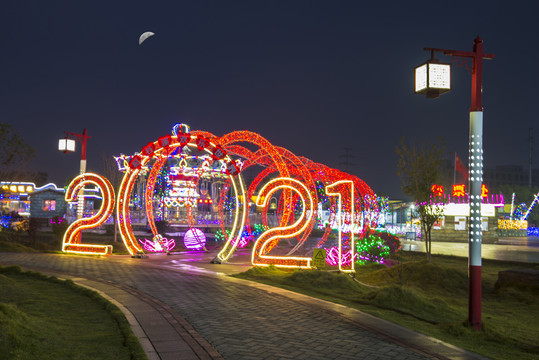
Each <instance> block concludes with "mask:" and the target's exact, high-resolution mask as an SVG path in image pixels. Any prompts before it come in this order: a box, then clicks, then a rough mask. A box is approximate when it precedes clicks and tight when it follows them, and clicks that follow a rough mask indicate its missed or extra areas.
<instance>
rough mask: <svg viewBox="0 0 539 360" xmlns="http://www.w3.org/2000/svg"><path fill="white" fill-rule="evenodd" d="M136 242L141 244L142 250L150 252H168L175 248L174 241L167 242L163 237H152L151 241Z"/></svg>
mask: <svg viewBox="0 0 539 360" xmlns="http://www.w3.org/2000/svg"><path fill="white" fill-rule="evenodd" d="M138 242H139V243H141V245H142V247H143V248H144V250H146V251H151V252H165V251H170V250H172V249H174V247H175V246H176V242H175V241H174V239H170V240H169V239H167V238H164V237H159V238H157V237H154V239H153V240H148V239H144V241H142V240H140V239H138Z"/></svg>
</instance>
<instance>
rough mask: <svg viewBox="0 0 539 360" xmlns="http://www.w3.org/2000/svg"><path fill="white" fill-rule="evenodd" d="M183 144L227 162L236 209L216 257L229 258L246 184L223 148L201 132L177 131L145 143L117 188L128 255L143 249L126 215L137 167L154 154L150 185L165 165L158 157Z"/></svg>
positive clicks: (239, 227) (237, 234) (243, 206)
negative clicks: (226, 237)
mask: <svg viewBox="0 0 539 360" xmlns="http://www.w3.org/2000/svg"><path fill="white" fill-rule="evenodd" d="M213 140H215V138H213ZM184 146H189V147H192V148H197V149H198V150H199V151H203V152H205V153H207V154H210V155H211V156H212V157H213V158H214V159H215V160H221V161H223V162H224V163H225V164H226V165H227V169H226V172H227V174H228V176H229V180H230V181H231V183H232V188H233V190H234V193H235V194H236V209H235V214H234V216H235V217H234V223H233V226H232V230H231V232H230V235H229V237H228V239H227V241H226V243H225V245H224V246H223V249H222V250H221V252H220V253H219V255H218V257H219V259H221V260H223V261H224V260H226V259H228V258H229V257H230V256H231V255H232V253H233V252H234V250H235V248H236V246H237V244H238V243H239V238H240V236H241V230H242V228H243V226H244V224H245V217H246V214H247V211H246V204H245V201H243V202H241V203H240V201H239V199H245V186H244V184H243V179H242V177H241V176H238V174H239V169H238V168H237V165H236V163H235V160H233V159H232V158H230V156H229V155H228V154H227V153H226V151H224V150H223V149H222V148H221V147H220V146H219V145H218V144H216V143H215V142H214V141H212V140H210V139H209V138H207V137H204V136H203V135H200V134H198V135H197V134H191V133H183V132H180V133H177V134H173V136H170V135H166V136H163V137H161V138H159V139H158V140H157V141H154V142H151V143H148V145H146V146H145V147H144V148H143V149H142V151H141V153H140V154H138V155H135V156H134V157H133V158H132V159H131V161H130V162H129V166H128V167H126V171H125V174H124V177H123V179H122V182H121V184H120V188H119V190H118V207H117V216H118V227H119V229H120V235H121V237H122V239H123V242H124V245H125V247H126V248H127V250H128V251H129V253H130V254H131V255H134V254H137V253H140V252H143V249H142V247H141V246H140V244H139V243H138V241H137V239H136V238H135V235H134V234H133V229H132V227H131V221H130V216H129V199H130V197H131V193H132V191H133V186H134V183H135V180H136V179H137V176H138V175H139V172H140V169H141V168H142V167H143V166H145V165H147V164H148V162H149V161H150V159H151V158H153V157H156V158H157V159H158V160H156V163H154V167H156V170H155V171H150V174H149V177H148V179H147V183H148V184H150V187H151V186H153V185H152V184H155V177H156V176H157V173H158V172H159V171H158V170H159V169H160V167H161V166H163V164H164V161H163V160H160V158H163V157H167V156H168V154H170V153H171V152H172V151H173V150H174V149H176V148H183V147H184ZM156 164H157V166H156ZM152 170H153V169H152ZM146 194H148V192H146ZM149 199H150V200H151V199H152V197H151V196H150V197H149ZM147 200H148V198H147ZM146 206H147V207H148V206H151V205H148V201H147V203H146ZM146 211H147V212H148V208H146ZM148 220H149V221H150V220H151V224H150V227H151V229H152V232H153V233H154V235H157V229H156V228H155V224H154V223H153V215H152V216H149V219H148Z"/></svg>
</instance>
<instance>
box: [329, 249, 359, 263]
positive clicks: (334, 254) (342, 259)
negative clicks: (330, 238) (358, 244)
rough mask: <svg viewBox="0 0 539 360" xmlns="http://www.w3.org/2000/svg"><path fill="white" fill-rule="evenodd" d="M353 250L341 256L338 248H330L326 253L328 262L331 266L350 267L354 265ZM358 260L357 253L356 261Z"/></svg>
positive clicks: (346, 251) (355, 255)
mask: <svg viewBox="0 0 539 360" xmlns="http://www.w3.org/2000/svg"><path fill="white" fill-rule="evenodd" d="M352 253H353V251H352V249H349V250H345V251H342V255H340V256H339V248H338V247H337V246H333V247H330V248H329V249H327V252H326V262H327V263H328V264H329V265H331V266H337V265H341V266H350V265H351V264H352ZM355 259H357V253H354V260H355Z"/></svg>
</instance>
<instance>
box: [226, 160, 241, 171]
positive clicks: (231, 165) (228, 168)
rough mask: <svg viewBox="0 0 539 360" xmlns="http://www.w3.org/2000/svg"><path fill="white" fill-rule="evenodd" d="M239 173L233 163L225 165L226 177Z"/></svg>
mask: <svg viewBox="0 0 539 360" xmlns="http://www.w3.org/2000/svg"><path fill="white" fill-rule="evenodd" d="M239 172H240V170H239V169H238V166H237V165H236V162H235V161H233V160H231V161H229V162H228V163H227V164H226V173H227V174H228V175H238V174H239Z"/></svg>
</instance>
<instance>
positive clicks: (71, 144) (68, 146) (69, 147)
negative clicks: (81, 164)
mask: <svg viewBox="0 0 539 360" xmlns="http://www.w3.org/2000/svg"><path fill="white" fill-rule="evenodd" d="M58 150H60V151H63V152H65V153H67V152H70V151H75V140H73V139H68V138H65V139H60V140H58Z"/></svg>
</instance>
